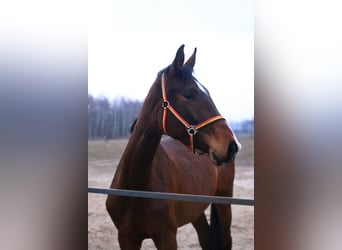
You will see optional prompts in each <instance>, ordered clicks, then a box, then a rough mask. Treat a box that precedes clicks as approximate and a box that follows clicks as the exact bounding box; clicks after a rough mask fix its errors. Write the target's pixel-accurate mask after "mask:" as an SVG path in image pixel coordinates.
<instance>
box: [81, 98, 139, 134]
mask: <svg viewBox="0 0 342 250" xmlns="http://www.w3.org/2000/svg"><path fill="white" fill-rule="evenodd" d="M141 107H142V102H141V101H138V100H129V99H127V98H123V97H120V98H116V99H114V100H112V101H111V102H110V101H109V100H108V99H107V98H106V97H96V98H95V97H93V96H92V95H89V94H88V139H106V140H107V139H116V138H125V137H128V136H129V134H130V127H131V125H132V123H133V122H134V120H135V119H136V118H137V116H138V114H139V112H140V109H141Z"/></svg>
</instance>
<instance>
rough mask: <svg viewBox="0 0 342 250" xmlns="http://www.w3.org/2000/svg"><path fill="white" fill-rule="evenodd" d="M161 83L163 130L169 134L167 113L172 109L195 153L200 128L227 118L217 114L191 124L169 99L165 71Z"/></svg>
mask: <svg viewBox="0 0 342 250" xmlns="http://www.w3.org/2000/svg"><path fill="white" fill-rule="evenodd" d="M161 84H162V95H163V102H162V108H163V109H164V110H163V132H164V134H166V135H167V132H166V114H167V110H170V111H171V113H172V114H173V115H174V116H175V117H176V118H177V119H178V120H179V121H180V122H181V123H182V124H183V125H184V126H185V129H186V131H187V132H188V134H189V142H190V145H189V148H190V150H191V151H192V152H193V153H195V145H194V136H195V135H196V134H197V133H198V130H199V129H200V128H203V127H204V126H207V125H208V124H210V123H213V122H216V121H218V120H225V119H224V118H223V116H221V115H217V116H214V117H212V118H209V119H207V120H205V121H203V122H201V123H199V124H197V125H191V124H189V123H188V122H187V121H186V120H184V119H183V117H182V116H181V115H180V114H178V112H177V111H176V110H175V109H174V108H173V107H172V106H171V104H170V103H169V101H168V100H167V97H166V91H165V76H164V73H163V74H162V81H161Z"/></svg>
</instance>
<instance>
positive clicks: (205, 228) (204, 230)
mask: <svg viewBox="0 0 342 250" xmlns="http://www.w3.org/2000/svg"><path fill="white" fill-rule="evenodd" d="M192 225H193V226H194V228H195V230H196V232H197V235H198V240H199V242H200V245H201V247H202V249H203V250H209V249H210V245H209V224H208V221H207V218H206V217H205V214H204V213H202V214H201V215H200V216H199V217H198V218H197V219H196V220H194V221H193V222H192Z"/></svg>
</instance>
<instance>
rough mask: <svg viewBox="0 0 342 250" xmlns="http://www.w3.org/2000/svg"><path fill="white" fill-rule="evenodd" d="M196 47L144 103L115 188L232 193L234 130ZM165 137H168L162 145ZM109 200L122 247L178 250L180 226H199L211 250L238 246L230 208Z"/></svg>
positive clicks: (164, 74) (180, 54) (161, 77)
mask: <svg viewBox="0 0 342 250" xmlns="http://www.w3.org/2000/svg"><path fill="white" fill-rule="evenodd" d="M195 59H196V49H195V51H194V53H193V54H192V56H191V57H190V58H189V59H188V60H187V61H186V62H185V63H184V45H182V46H181V47H180V48H179V49H178V51H177V53H176V57H175V59H174V61H173V62H172V64H171V65H170V66H168V67H166V68H165V69H163V70H161V71H160V72H159V73H158V75H157V78H156V80H155V82H154V83H153V85H152V87H151V88H150V90H149V93H148V95H147V97H146V99H145V101H144V104H143V106H142V109H141V112H140V114H139V116H138V118H137V121H136V124H135V126H134V129H133V130H132V134H131V136H130V138H129V141H128V144H127V147H126V149H125V151H124V153H123V155H122V157H121V160H120V162H119V164H118V167H117V170H116V173H115V175H114V178H113V181H112V184H111V188H119V189H130V190H144V191H157V192H170V193H183V194H198V195H221V196H232V194H233V181H234V158H235V156H236V154H237V152H238V150H239V146H240V145H239V142H238V141H237V139H236V137H235V135H234V133H233V131H232V130H231V129H230V128H229V126H228V125H227V123H226V121H225V119H224V118H223V117H222V116H221V115H220V114H219V112H218V111H217V108H216V107H215V104H214V102H213V101H212V99H211V97H210V94H209V92H208V90H207V89H206V88H205V87H204V86H203V85H202V84H200V82H199V81H198V80H197V79H196V78H195V77H194V76H193V67H194V65H195ZM163 135H168V136H169V137H168V138H167V139H165V140H164V139H163V140H162V136H163ZM208 205H209V204H206V203H198V202H185V201H173V200H155V199H142V198H132V197H123V196H114V195H109V196H108V197H107V201H106V207H107V211H108V213H109V215H110V217H111V219H112V220H113V222H114V224H115V226H116V228H117V230H118V240H119V244H120V247H121V249H123V250H133V249H140V248H141V244H142V241H143V240H144V239H146V238H151V239H152V240H153V242H154V243H155V245H156V247H157V249H159V250H163V249H170V250H175V249H177V241H176V234H177V228H178V227H180V226H182V225H184V224H187V223H192V225H193V226H194V227H195V229H196V232H197V234H198V238H199V242H200V245H201V247H202V248H203V249H231V245H232V239H231V234H230V224H231V207H230V205H213V206H212V219H213V221H212V222H211V225H210V226H209V224H208V222H207V219H206V217H205V214H204V210H205V209H206V208H207V207H208Z"/></svg>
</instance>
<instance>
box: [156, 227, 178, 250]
mask: <svg viewBox="0 0 342 250" xmlns="http://www.w3.org/2000/svg"><path fill="white" fill-rule="evenodd" d="M176 235H177V228H176V229H175V230H172V231H170V230H165V229H161V230H160V231H159V232H158V234H156V235H154V236H153V237H152V240H153V242H154V244H155V245H156V247H157V249H158V250H177V237H176Z"/></svg>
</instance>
